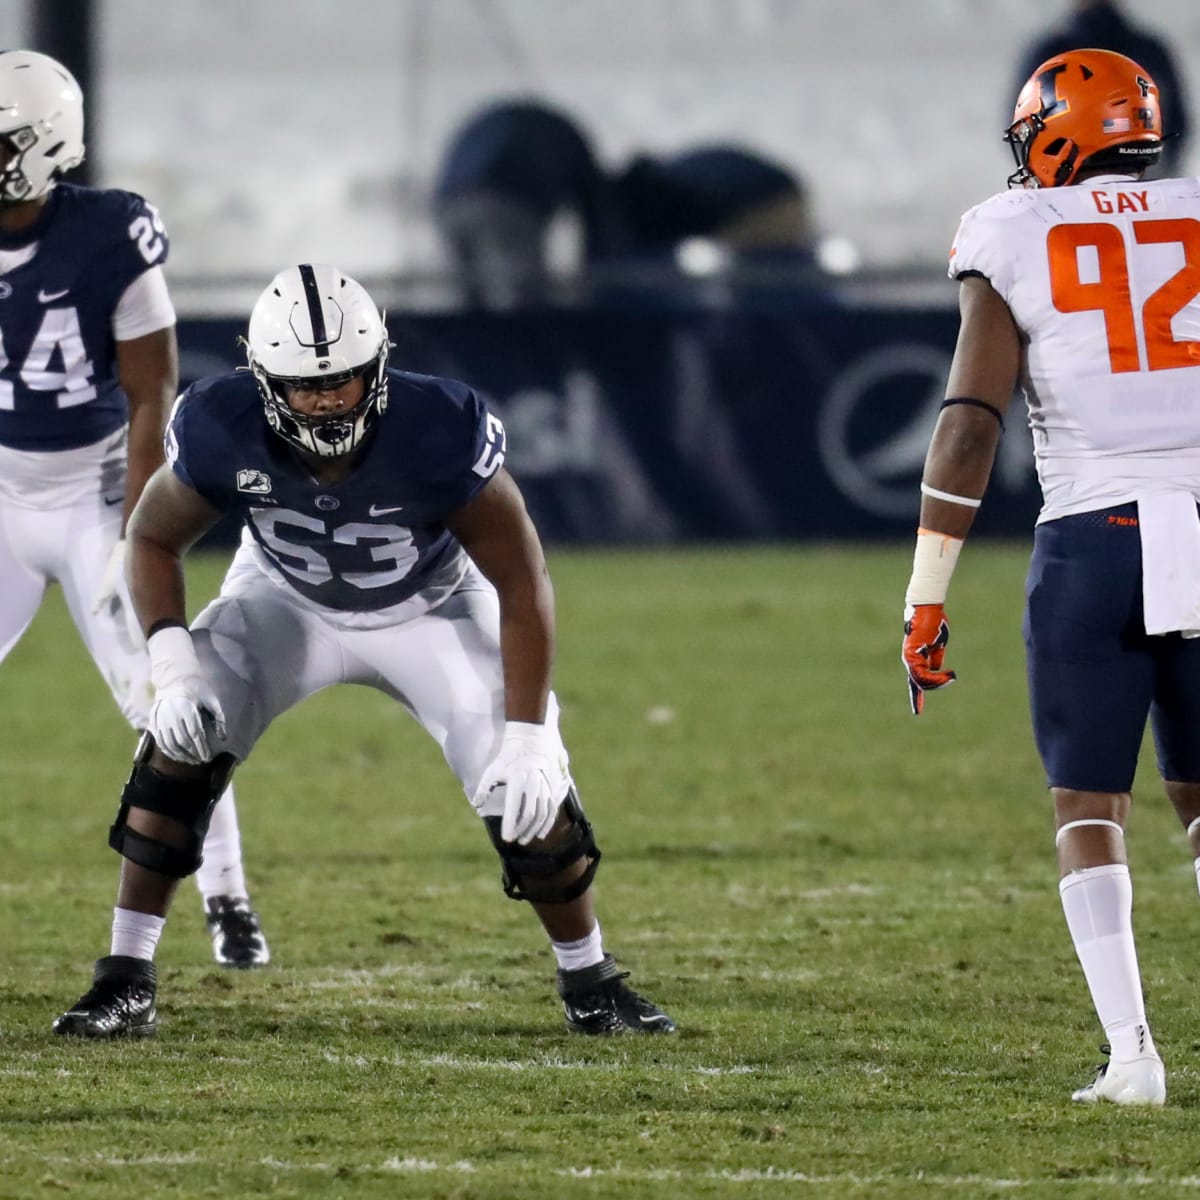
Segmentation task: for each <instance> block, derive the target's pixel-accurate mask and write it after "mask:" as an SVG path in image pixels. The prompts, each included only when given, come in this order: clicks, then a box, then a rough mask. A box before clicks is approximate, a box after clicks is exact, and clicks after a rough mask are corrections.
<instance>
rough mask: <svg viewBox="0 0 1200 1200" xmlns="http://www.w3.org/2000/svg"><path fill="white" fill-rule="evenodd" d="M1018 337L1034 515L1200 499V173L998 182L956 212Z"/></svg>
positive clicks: (957, 255) (959, 266) (977, 267)
mask: <svg viewBox="0 0 1200 1200" xmlns="http://www.w3.org/2000/svg"><path fill="white" fill-rule="evenodd" d="M970 273H976V274H979V275H982V276H984V277H985V278H986V279H987V280H988V281H989V282H990V283H991V285H992V287H993V288H995V290H996V291H997V292H998V293H999V294H1000V295H1001V296H1002V297H1003V298H1004V301H1005V302H1006V303H1007V304H1008V307H1009V310H1010V311H1011V312H1012V315H1013V319H1014V320H1015V321H1016V324H1017V327H1018V329H1019V330H1020V333H1021V337H1022V341H1023V342H1024V344H1025V345H1024V361H1023V364H1022V380H1021V384H1022V387H1023V389H1024V392H1025V399H1026V401H1027V403H1028V406H1029V423H1030V426H1031V428H1032V430H1033V442H1034V450H1035V453H1036V455H1037V467H1038V479H1039V480H1040V482H1041V486H1042V495H1043V498H1044V506H1043V509H1042V513H1041V516H1040V517H1039V520H1041V521H1046V520H1052V519H1054V518H1056V517H1062V516H1066V515H1067V514H1069V513H1076V512H1088V511H1091V510H1093V509H1098V508H1106V507H1108V506H1110V505H1113V504H1121V503H1125V502H1127V501H1129V500H1134V499H1136V498H1137V497H1138V496H1139V495H1149V494H1154V493H1157V492H1163V491H1168V490H1170V491H1177V490H1179V489H1180V488H1186V489H1190V490H1192V491H1193V492H1194V493H1195V494H1196V496H1197V498H1198V499H1200V179H1160V180H1155V181H1153V182H1139V181H1136V180H1132V179H1130V178H1129V177H1127V176H1103V177H1100V178H1096V179H1089V180H1087V181H1086V182H1084V183H1081V184H1074V185H1072V186H1069V187H1061V188H1039V189H1033V190H1028V191H1010V192H1001V193H1000V194H999V195H996V196H993V197H992V198H991V199H990V200H986V201H985V202H984V203H983V204H980V205H977V206H976V207H975V208H973V209H971V210H970V211H969V212H968V213H967V214H966V215H965V216H964V217H963V219H962V224H961V225H960V226H959V230H958V234H957V236H956V237H955V239H954V247H953V249H952V250H951V251H950V274H951V276H953V277H955V278H960V277H962V276H963V275H966V274H970Z"/></svg>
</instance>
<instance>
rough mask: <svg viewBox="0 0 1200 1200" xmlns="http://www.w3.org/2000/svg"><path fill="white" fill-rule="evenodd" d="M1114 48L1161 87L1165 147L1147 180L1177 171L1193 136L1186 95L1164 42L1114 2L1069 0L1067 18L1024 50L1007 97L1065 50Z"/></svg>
mask: <svg viewBox="0 0 1200 1200" xmlns="http://www.w3.org/2000/svg"><path fill="white" fill-rule="evenodd" d="M1087 48H1092V49H1096V50H1112V51H1114V52H1115V53H1117V54H1123V55H1125V57H1126V58H1131V59H1133V61H1134V62H1135V63H1137V64H1138V65H1139V66H1140V67H1142V68H1143V69H1144V70H1145V71H1146V72H1147V73H1148V74H1149V76H1150V78H1151V79H1153V80H1154V81H1155V83H1157V84H1158V86H1159V89H1160V99H1159V103H1160V106H1161V109H1162V122H1163V132H1164V135H1165V136H1164V139H1163V150H1162V155H1161V157H1160V159H1159V161H1158V164H1157V165H1156V166H1155V167H1154V169H1153V170H1152V171H1148V172H1147V175H1146V178H1148V179H1151V178H1156V177H1159V176H1172V177H1173V176H1176V175H1178V174H1179V173H1180V171H1181V169H1182V165H1183V159H1184V156H1185V154H1186V152H1187V148H1188V138H1189V136H1190V134H1191V119H1190V116H1189V113H1188V104H1187V94H1186V91H1185V89H1184V86H1183V82H1182V80H1181V79H1180V77H1179V72H1178V71H1177V70H1176V66H1175V56H1174V55H1173V54H1172V53H1171V50H1170V48H1169V46H1168V44H1167V42H1166V41H1165V40H1164V39H1163V38H1161V37H1159V36H1158V35H1157V34H1155V33H1153V32H1151V31H1150V30H1149V29H1144V28H1142V27H1141V26H1138V25H1134V24H1132V23H1131V22H1130V21H1129V20H1128V19H1127V18H1126V16H1125V14H1124V13H1123V12H1122V10H1121V6H1120V4H1118V3H1116V2H1115V0H1073V3H1072V5H1071V12H1070V13H1069V14H1068V15H1067V16H1066V18H1065V20H1063V22H1062V23H1061V24H1059V25H1057V26H1055V27H1054V28H1053V29H1051V30H1049V31H1048V32H1047V33H1045V34H1043V35H1042V36H1040V37H1038V38H1037V39H1036V40H1035V41H1033V42H1032V43H1031V44H1030V45H1029V46H1028V47H1026V49H1025V51H1024V52H1023V53H1022V55H1021V58H1020V61H1019V63H1018V67H1017V78H1016V80H1015V85H1014V87H1013V90H1012V92H1010V93H1009V94H1010V95H1013V94H1015V93H1017V92H1019V91H1020V89H1021V87H1022V86H1023V84H1024V83H1025V81H1026V80H1027V79H1028V78H1029V77H1030V75H1032V74H1033V72H1034V70H1035V68H1036V67H1037V66H1038V65H1039V64H1040V63H1044V62H1045V61H1046V60H1047V59H1049V58H1052V57H1053V56H1054V55H1056V54H1062V53H1064V52H1065V51H1067V50H1081V49H1087Z"/></svg>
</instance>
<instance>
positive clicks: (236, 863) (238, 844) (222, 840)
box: [196, 784, 250, 900]
mask: <svg viewBox="0 0 1200 1200" xmlns="http://www.w3.org/2000/svg"><path fill="white" fill-rule="evenodd" d="M196 886H197V887H198V888H199V889H200V895H201V896H203V897H204V898H205V899H208V897H209V896H232V897H234V899H237V900H247V899H249V896H250V893H249V892H247V891H246V876H245V874H244V873H243V871H242V836H241V833H240V832H239V831H238V819H237V806H236V805H235V804H234V799H233V784H230V785H229V787H227V788H226V789H225V791H224V792H222V794H221V798H220V800H218V801H217V806H216V808H214V809H213V815H212V820H211V821H210V822H209V826H208V834H207V836H206V837H205V839H204V862H203V863H202V864H201V866H200V869H199V870H198V871H197V872H196Z"/></svg>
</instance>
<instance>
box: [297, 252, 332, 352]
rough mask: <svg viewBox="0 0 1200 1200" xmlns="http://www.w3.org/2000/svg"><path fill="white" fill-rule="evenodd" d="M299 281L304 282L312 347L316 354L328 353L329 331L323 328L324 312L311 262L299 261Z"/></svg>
mask: <svg viewBox="0 0 1200 1200" xmlns="http://www.w3.org/2000/svg"><path fill="white" fill-rule="evenodd" d="M299 270H300V282H301V283H302V284H304V297H305V299H306V300H307V301H308V319H309V322H310V323H311V325H312V331H313V342H314V343H315V345H314V347H313V348H314V349H315V350H316V352H317V353H318V354H328V353H329V333H328V331H327V330H326V328H325V313H324V311H323V310H322V308H321V293H320V291H318V289H317V276H316V272H315V271H314V270H313V269H312V266H311V264H309V263H301V264H300V267H299Z"/></svg>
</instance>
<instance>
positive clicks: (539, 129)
mask: <svg viewBox="0 0 1200 1200" xmlns="http://www.w3.org/2000/svg"><path fill="white" fill-rule="evenodd" d="M432 211H433V219H434V223H435V226H436V228H437V230H438V233H439V235H440V236H441V239H442V242H443V244H444V246H445V247H446V251H447V254H448V256H449V258H450V261H451V263H452V265H453V268H454V272H455V275H456V277H457V280H458V282H459V285H460V287H461V289H462V294H463V300H464V303H465V304H467V305H468V306H470V307H478V308H487V309H492V310H499V311H504V310H507V309H512V308H521V307H528V306H530V305H537V304H544V303H547V302H549V301H550V300H552V299H553V298H554V297H555V293H556V271H555V264H554V263H553V261H552V259H553V253H554V247H553V246H551V245H550V239H551V237H552V233H553V230H554V229H555V226H556V222H558V223H560V224H561V227H563V228H565V229H566V230H567V231H568V236H569V237H571V238H573V239H574V241H575V244H574V245H573V246H570V247H568V254H567V259H568V261H567V262H566V264H565V266H564V273H565V274H568V275H574V276H576V277H581V276H582V275H584V274H585V273H586V270H587V265H588V264H589V263H591V262H592V261H594V260H596V259H597V258H601V257H604V256H606V255H607V254H609V253H610V252H611V251H612V249H613V243H614V238H617V237H618V235H619V233H618V231H619V218H618V217H617V215H616V214H615V213H614V212H613V210H612V196H611V189H610V183H609V181H608V179H607V178H606V177H605V174H604V171H603V170H602V169H601V167H600V165H599V163H598V161H597V159H596V155H595V153H594V151H593V149H592V145H591V140H590V139H589V138H588V136H587V135H586V134H585V133H584V132H583V130H582V129H581V128H580V126H579V124H578V123H577V122H576V121H575V120H574V119H573V118H571V117H570V116H568V115H567V114H566V113H564V112H561V111H560V110H558V109H556V108H554V107H553V106H551V105H549V104H545V103H543V102H541V101H536V100H506V101H499V102H497V103H495V104H492V105H489V106H488V107H486V108H484V109H483V110H482V111H481V112H479V113H477V114H475V115H474V116H472V117H471V118H469V119H468V120H467V121H466V122H464V123H463V125H462V126H461V127H460V128H459V129H458V131H457V132H456V133H455V134H454V135H453V137H452V138H451V139H450V142H449V145H448V146H447V148H446V151H445V153H444V155H443V157H442V160H441V163H440V164H439V166H438V169H437V172H436V175H435V180H434V185H433V201H432Z"/></svg>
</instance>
